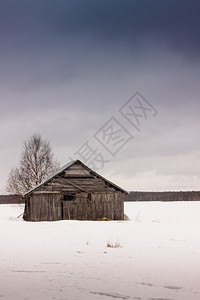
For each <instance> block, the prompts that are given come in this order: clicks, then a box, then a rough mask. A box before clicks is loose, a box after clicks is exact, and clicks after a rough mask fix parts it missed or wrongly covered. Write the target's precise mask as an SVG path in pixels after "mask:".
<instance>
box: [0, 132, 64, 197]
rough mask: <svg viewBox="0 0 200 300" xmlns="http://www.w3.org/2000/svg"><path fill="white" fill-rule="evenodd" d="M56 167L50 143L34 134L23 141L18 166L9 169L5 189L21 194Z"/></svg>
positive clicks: (57, 164) (56, 163)
mask: <svg viewBox="0 0 200 300" xmlns="http://www.w3.org/2000/svg"><path fill="white" fill-rule="evenodd" d="M58 168H59V163H58V162H57V161H56V160H55V159H54V155H53V152H52V149H51V146H50V143H49V142H48V141H46V140H43V139H42V137H41V135H40V134H34V135H32V136H31V137H30V138H29V139H28V140H27V141H25V142H24V145H23V150H22V153H21V157H20V162H19V167H17V168H14V169H12V170H11V171H10V173H9V176H8V181H7V185H6V189H7V191H8V192H9V193H13V194H20V195H22V194H24V193H25V192H26V191H28V190H30V189H31V188H32V187H34V186H36V185H38V184H39V183H41V182H42V180H43V179H45V177H47V176H48V175H50V174H51V173H52V172H54V171H55V170H56V169H58Z"/></svg>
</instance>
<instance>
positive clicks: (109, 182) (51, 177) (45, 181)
mask: <svg viewBox="0 0 200 300" xmlns="http://www.w3.org/2000/svg"><path fill="white" fill-rule="evenodd" d="M77 162H79V163H81V164H82V165H83V166H84V167H85V168H86V169H87V170H89V171H91V172H92V173H93V174H94V175H96V176H97V177H99V178H101V179H103V180H104V181H105V182H107V183H108V184H110V185H112V186H113V187H115V188H116V189H117V190H119V191H121V192H123V193H125V194H128V192H127V191H126V190H124V189H122V188H120V187H119V186H118V185H116V184H114V183H112V182H111V181H109V180H108V179H106V178H104V177H103V176H101V175H99V174H98V173H96V172H95V171H93V170H92V169H90V168H89V167H87V166H86V165H84V164H83V163H82V162H81V161H80V160H74V161H71V162H69V163H67V164H66V165H64V166H63V167H61V168H60V169H58V170H57V171H55V172H53V173H52V174H50V175H49V176H48V177H46V178H45V179H44V180H43V181H42V182H41V183H40V184H38V185H36V186H35V187H33V188H32V189H30V190H29V191H27V192H26V193H25V194H24V195H23V196H27V195H29V194H31V193H32V192H33V191H35V190H37V189H38V188H39V187H41V186H42V185H43V184H45V183H47V182H49V181H50V180H52V179H53V178H54V177H56V176H57V175H59V174H61V173H62V172H63V171H65V170H66V169H68V168H69V167H70V166H72V165H73V164H75V163H77Z"/></svg>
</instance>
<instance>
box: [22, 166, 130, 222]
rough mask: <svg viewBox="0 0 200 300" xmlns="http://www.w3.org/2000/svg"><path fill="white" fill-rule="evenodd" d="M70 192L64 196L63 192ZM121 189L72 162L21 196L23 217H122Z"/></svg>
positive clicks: (35, 218) (49, 218)
mask: <svg viewBox="0 0 200 300" xmlns="http://www.w3.org/2000/svg"><path fill="white" fill-rule="evenodd" d="M72 194H73V195H74V199H73V200H67V199H66V196H67V195H72ZM123 198H124V193H123V192H121V191H120V190H119V189H117V188H115V186H114V185H112V184H111V183H109V182H107V181H105V180H103V179H102V178H101V177H98V176H97V175H96V174H95V173H94V172H92V170H90V169H87V168H85V167H84V165H83V164H81V163H75V164H74V165H72V166H70V167H69V168H68V169H66V170H64V171H63V172H62V173H60V174H59V175H57V176H55V177H53V178H52V179H51V180H49V181H48V182H46V183H45V184H43V185H41V186H40V187H39V188H37V189H36V190H34V191H33V192H32V193H31V194H29V195H28V196H27V197H26V199H25V204H26V205H25V214H24V219H25V220H29V221H55V220H62V219H64V220H69V219H71V220H97V219H101V218H104V217H106V218H108V219H112V220H122V219H123V217H124V199H123Z"/></svg>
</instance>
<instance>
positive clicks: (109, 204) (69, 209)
mask: <svg viewBox="0 0 200 300" xmlns="http://www.w3.org/2000/svg"><path fill="white" fill-rule="evenodd" d="M102 218H108V219H111V220H123V218H124V203H123V195H122V193H121V192H114V193H92V194H91V199H90V198H88V194H87V193H78V194H77V195H76V198H75V200H73V201H63V219H64V220H97V219H102Z"/></svg>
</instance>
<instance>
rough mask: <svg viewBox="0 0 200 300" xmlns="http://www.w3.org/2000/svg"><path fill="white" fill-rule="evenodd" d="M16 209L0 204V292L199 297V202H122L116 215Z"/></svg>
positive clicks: (82, 299) (92, 297) (65, 297)
mask: <svg viewBox="0 0 200 300" xmlns="http://www.w3.org/2000/svg"><path fill="white" fill-rule="evenodd" d="M22 211H23V205H21V206H20V205H0V299H16V300H18V299H20V300H23V299H34V300H35V299H43V300H45V299H48V300H49V299H59V300H77V299H78V300H98V299H99V300H104V299H105V300H109V299H110V300H112V299H130V300H135V299H138V300H139V299H141V300H166V299H167V300H168V299H170V300H175V299H177V300H199V299H200V202H172V203H169V202H168V203H162V202H151V203H146V202H143V203H141V202H140V203H134V202H133V203H125V213H126V214H127V215H128V216H129V217H130V219H131V220H130V221H123V222H118V221H115V222H92V221H87V222H86V221H57V222H38V223H31V222H25V221H23V220H22V218H19V219H17V218H16V217H17V216H18V215H19V214H20V213H21V212H22ZM108 242H109V243H111V244H115V243H116V242H117V243H118V244H120V246H121V247H118V248H108V247H107V243H108Z"/></svg>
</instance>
